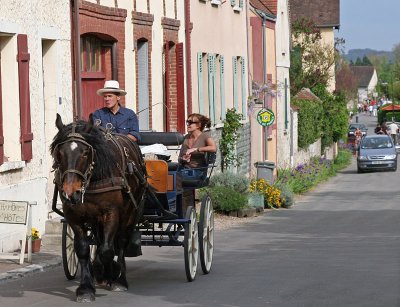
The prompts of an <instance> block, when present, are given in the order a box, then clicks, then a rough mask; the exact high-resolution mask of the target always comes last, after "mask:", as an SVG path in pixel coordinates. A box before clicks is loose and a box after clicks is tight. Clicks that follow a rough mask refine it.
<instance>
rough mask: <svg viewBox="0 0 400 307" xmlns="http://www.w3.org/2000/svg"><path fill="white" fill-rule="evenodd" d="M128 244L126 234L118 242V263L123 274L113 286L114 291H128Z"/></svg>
mask: <svg viewBox="0 0 400 307" xmlns="http://www.w3.org/2000/svg"><path fill="white" fill-rule="evenodd" d="M127 244H128V238H127V236H126V232H124V234H123V235H121V236H120V238H119V240H118V245H119V249H118V259H117V262H118V264H119V267H120V271H121V274H120V275H119V276H118V278H117V279H116V280H115V281H114V282H113V284H112V291H126V290H128V281H127V280H126V262H125V255H124V253H125V247H126V246H127Z"/></svg>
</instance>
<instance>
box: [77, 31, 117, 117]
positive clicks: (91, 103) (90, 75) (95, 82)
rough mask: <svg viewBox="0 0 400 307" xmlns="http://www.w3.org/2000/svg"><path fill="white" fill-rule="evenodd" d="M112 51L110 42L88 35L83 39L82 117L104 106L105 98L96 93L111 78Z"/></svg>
mask: <svg viewBox="0 0 400 307" xmlns="http://www.w3.org/2000/svg"><path fill="white" fill-rule="evenodd" d="M111 54H112V51H111V47H110V44H109V43H107V42H103V41H102V40H100V39H99V38H97V37H95V36H92V35H86V36H83V37H82V39H81V64H82V69H81V81H82V102H81V103H82V119H86V120H87V119H88V118H89V115H90V114H91V113H93V112H94V111H96V110H97V109H100V108H102V107H103V106H104V102H103V98H102V97H101V96H98V95H97V94H96V91H97V90H98V89H101V88H103V86H104V82H105V80H108V79H111V78H112V77H111V72H112V59H111V58H112V56H111Z"/></svg>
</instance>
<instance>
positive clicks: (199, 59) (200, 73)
mask: <svg viewBox="0 0 400 307" xmlns="http://www.w3.org/2000/svg"><path fill="white" fill-rule="evenodd" d="M197 90H198V99H199V113H200V114H204V97H203V53H202V52H198V53H197Z"/></svg>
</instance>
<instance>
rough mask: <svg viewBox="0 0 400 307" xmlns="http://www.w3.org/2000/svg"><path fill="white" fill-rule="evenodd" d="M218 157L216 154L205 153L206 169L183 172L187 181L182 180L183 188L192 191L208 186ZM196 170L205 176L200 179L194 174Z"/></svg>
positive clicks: (200, 168)
mask: <svg viewBox="0 0 400 307" xmlns="http://www.w3.org/2000/svg"><path fill="white" fill-rule="evenodd" d="M216 157H217V154H216V153H213V152H207V153H205V160H206V165H205V166H204V167H199V168H191V169H184V170H182V171H184V172H186V178H185V180H182V187H183V188H184V189H187V190H190V189H199V188H202V187H205V186H208V184H209V182H210V177H211V174H212V172H213V170H214V166H215V160H216ZM194 170H201V171H202V172H203V176H202V177H200V178H199V177H198V176H196V175H195V174H194V173H195V172H194ZM191 177H192V178H191Z"/></svg>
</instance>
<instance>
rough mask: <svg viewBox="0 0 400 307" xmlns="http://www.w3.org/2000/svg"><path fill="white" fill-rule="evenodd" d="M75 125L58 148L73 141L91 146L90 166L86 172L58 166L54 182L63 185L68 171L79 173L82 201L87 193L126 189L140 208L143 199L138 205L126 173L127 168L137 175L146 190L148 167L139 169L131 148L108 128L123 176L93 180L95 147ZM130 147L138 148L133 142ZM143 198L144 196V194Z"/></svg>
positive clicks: (106, 134)
mask: <svg viewBox="0 0 400 307" xmlns="http://www.w3.org/2000/svg"><path fill="white" fill-rule="evenodd" d="M75 127H76V125H75V123H74V124H73V125H72V132H71V133H70V134H68V136H67V140H66V141H64V142H62V143H59V144H57V145H56V148H57V147H58V146H60V145H62V144H64V143H67V142H71V141H75V142H79V143H82V144H84V145H85V146H87V147H88V148H89V151H90V157H91V160H90V162H89V166H88V168H87V169H86V171H85V172H84V173H83V172H81V171H79V170H76V169H67V170H66V171H64V172H63V173H62V174H61V173H60V170H59V168H58V167H57V168H55V169H54V171H55V177H54V183H55V184H56V186H61V185H62V182H63V181H64V177H65V176H66V175H67V174H68V173H75V174H77V175H79V176H80V177H82V179H83V184H82V188H81V190H82V202H83V198H84V194H85V193H87V194H98V193H104V192H109V191H115V190H125V191H126V193H127V194H128V195H129V198H130V199H131V201H132V203H133V205H134V207H135V209H138V208H139V206H141V205H142V203H143V200H141V201H140V204H139V205H138V203H137V201H136V200H135V198H134V197H133V195H132V192H131V189H130V186H129V183H128V180H127V178H126V176H125V173H126V170H127V172H128V174H129V175H134V176H136V178H138V180H139V182H140V184H142V185H144V187H145V190H146V189H147V188H148V183H147V180H146V179H145V176H146V173H145V172H146V168H145V166H144V164H142V165H140V167H141V169H142V170H143V173H142V172H140V171H139V169H138V167H137V166H136V164H135V163H134V161H133V160H131V159H130V157H129V149H128V148H127V147H126V146H123V145H122V144H121V141H119V137H118V136H114V135H113V134H111V131H109V130H106V132H105V138H106V139H107V140H108V141H111V142H112V143H113V144H114V145H115V147H116V148H117V149H118V151H119V152H120V157H121V162H122V167H121V166H120V165H119V164H117V167H118V169H119V171H120V173H121V177H111V178H107V179H102V180H98V181H95V182H91V181H90V179H91V177H92V174H93V168H94V165H95V161H94V157H95V149H94V148H93V146H92V145H90V144H89V143H88V142H86V140H85V138H84V137H83V136H82V135H81V134H80V133H77V132H75ZM128 140H129V139H128ZM129 142H131V141H130V140H129ZM129 147H131V148H130V149H131V151H132V150H136V148H135V147H134V146H133V145H132V144H129ZM138 154H139V155H140V154H141V153H140V152H138ZM143 194H144V193H143ZM141 198H143V195H142V197H141Z"/></svg>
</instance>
